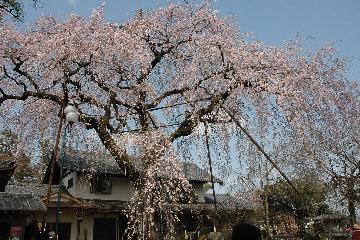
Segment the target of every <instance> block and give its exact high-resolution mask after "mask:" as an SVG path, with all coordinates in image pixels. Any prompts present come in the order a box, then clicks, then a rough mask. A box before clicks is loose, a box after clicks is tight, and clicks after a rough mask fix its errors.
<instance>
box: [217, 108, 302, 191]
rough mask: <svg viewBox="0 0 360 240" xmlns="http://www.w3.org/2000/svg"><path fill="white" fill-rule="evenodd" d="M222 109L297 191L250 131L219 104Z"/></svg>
mask: <svg viewBox="0 0 360 240" xmlns="http://www.w3.org/2000/svg"><path fill="white" fill-rule="evenodd" d="M220 107H221V108H222V109H224V111H225V112H226V113H227V114H228V115H229V116H230V118H231V120H233V121H234V123H235V124H236V125H237V126H238V127H239V128H240V129H241V131H243V132H244V133H245V135H246V136H247V137H248V138H249V139H250V141H251V142H252V143H253V144H254V145H255V146H256V147H257V149H258V150H259V151H260V152H261V153H262V154H263V155H264V156H265V158H266V159H267V160H268V161H269V162H270V163H271V164H272V165H273V166H274V168H276V170H277V171H278V172H279V173H280V175H281V176H282V177H283V178H284V179H285V180H286V182H287V183H288V184H289V185H290V186H291V187H292V188H293V189H294V191H295V192H296V193H299V191H298V190H297V189H296V187H295V186H294V184H293V183H292V182H291V181H290V179H289V178H288V177H287V176H286V175H285V173H284V172H283V171H281V169H280V168H279V166H278V165H277V164H276V162H275V161H273V160H272V159H271V157H270V156H269V155H268V154H267V153H266V152H265V150H264V149H263V148H262V147H261V146H260V145H259V143H258V142H257V141H256V140H255V139H254V138H253V137H252V136H251V135H250V133H249V132H248V131H247V130H246V129H245V128H244V127H243V126H242V125H241V123H240V122H239V120H237V119H236V118H235V116H234V115H233V114H232V113H231V112H230V111H229V110H228V109H226V108H224V106H220Z"/></svg>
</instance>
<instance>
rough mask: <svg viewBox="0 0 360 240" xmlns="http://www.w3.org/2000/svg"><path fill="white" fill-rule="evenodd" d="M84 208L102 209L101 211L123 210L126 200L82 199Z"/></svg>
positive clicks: (125, 206)
mask: <svg viewBox="0 0 360 240" xmlns="http://www.w3.org/2000/svg"><path fill="white" fill-rule="evenodd" d="M82 201H83V203H84V206H85V207H86V208H91V209H96V210H102V211H112V212H116V211H123V210H124V209H126V208H127V206H128V202H125V201H115V200H96V199H94V200H85V199H82Z"/></svg>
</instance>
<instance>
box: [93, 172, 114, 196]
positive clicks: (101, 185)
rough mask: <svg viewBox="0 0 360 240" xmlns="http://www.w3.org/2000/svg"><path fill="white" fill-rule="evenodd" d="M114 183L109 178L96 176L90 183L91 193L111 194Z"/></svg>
mask: <svg viewBox="0 0 360 240" xmlns="http://www.w3.org/2000/svg"><path fill="white" fill-rule="evenodd" d="M111 188H112V181H111V178H110V177H109V176H94V177H93V178H92V179H91V181H90V192H91V193H111Z"/></svg>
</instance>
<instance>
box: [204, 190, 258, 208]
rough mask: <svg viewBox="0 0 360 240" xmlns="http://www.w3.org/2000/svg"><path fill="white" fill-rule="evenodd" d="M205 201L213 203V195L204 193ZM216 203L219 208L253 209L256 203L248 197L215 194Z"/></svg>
mask: <svg viewBox="0 0 360 240" xmlns="http://www.w3.org/2000/svg"><path fill="white" fill-rule="evenodd" d="M204 199H205V203H207V204H214V197H213V195H212V194H205V196H204ZM216 204H217V206H218V207H220V208H225V209H249V210H251V209H255V208H256V206H257V205H258V204H257V203H253V202H251V200H250V199H248V198H238V197H234V196H231V195H230V194H216Z"/></svg>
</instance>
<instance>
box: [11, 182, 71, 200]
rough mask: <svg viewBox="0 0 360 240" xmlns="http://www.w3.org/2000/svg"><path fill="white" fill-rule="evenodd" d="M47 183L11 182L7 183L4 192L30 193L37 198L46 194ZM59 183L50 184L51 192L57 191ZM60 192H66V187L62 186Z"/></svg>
mask: <svg viewBox="0 0 360 240" xmlns="http://www.w3.org/2000/svg"><path fill="white" fill-rule="evenodd" d="M48 186H49V185H47V184H33V183H11V184H8V185H7V186H6V188H5V192H8V193H14V194H30V195H34V196H36V197H39V198H44V197H46V195H47V191H48ZM58 189H59V185H52V186H51V192H52V193H57V192H58ZM61 192H63V193H68V191H67V189H66V188H65V187H64V186H62V188H61Z"/></svg>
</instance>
